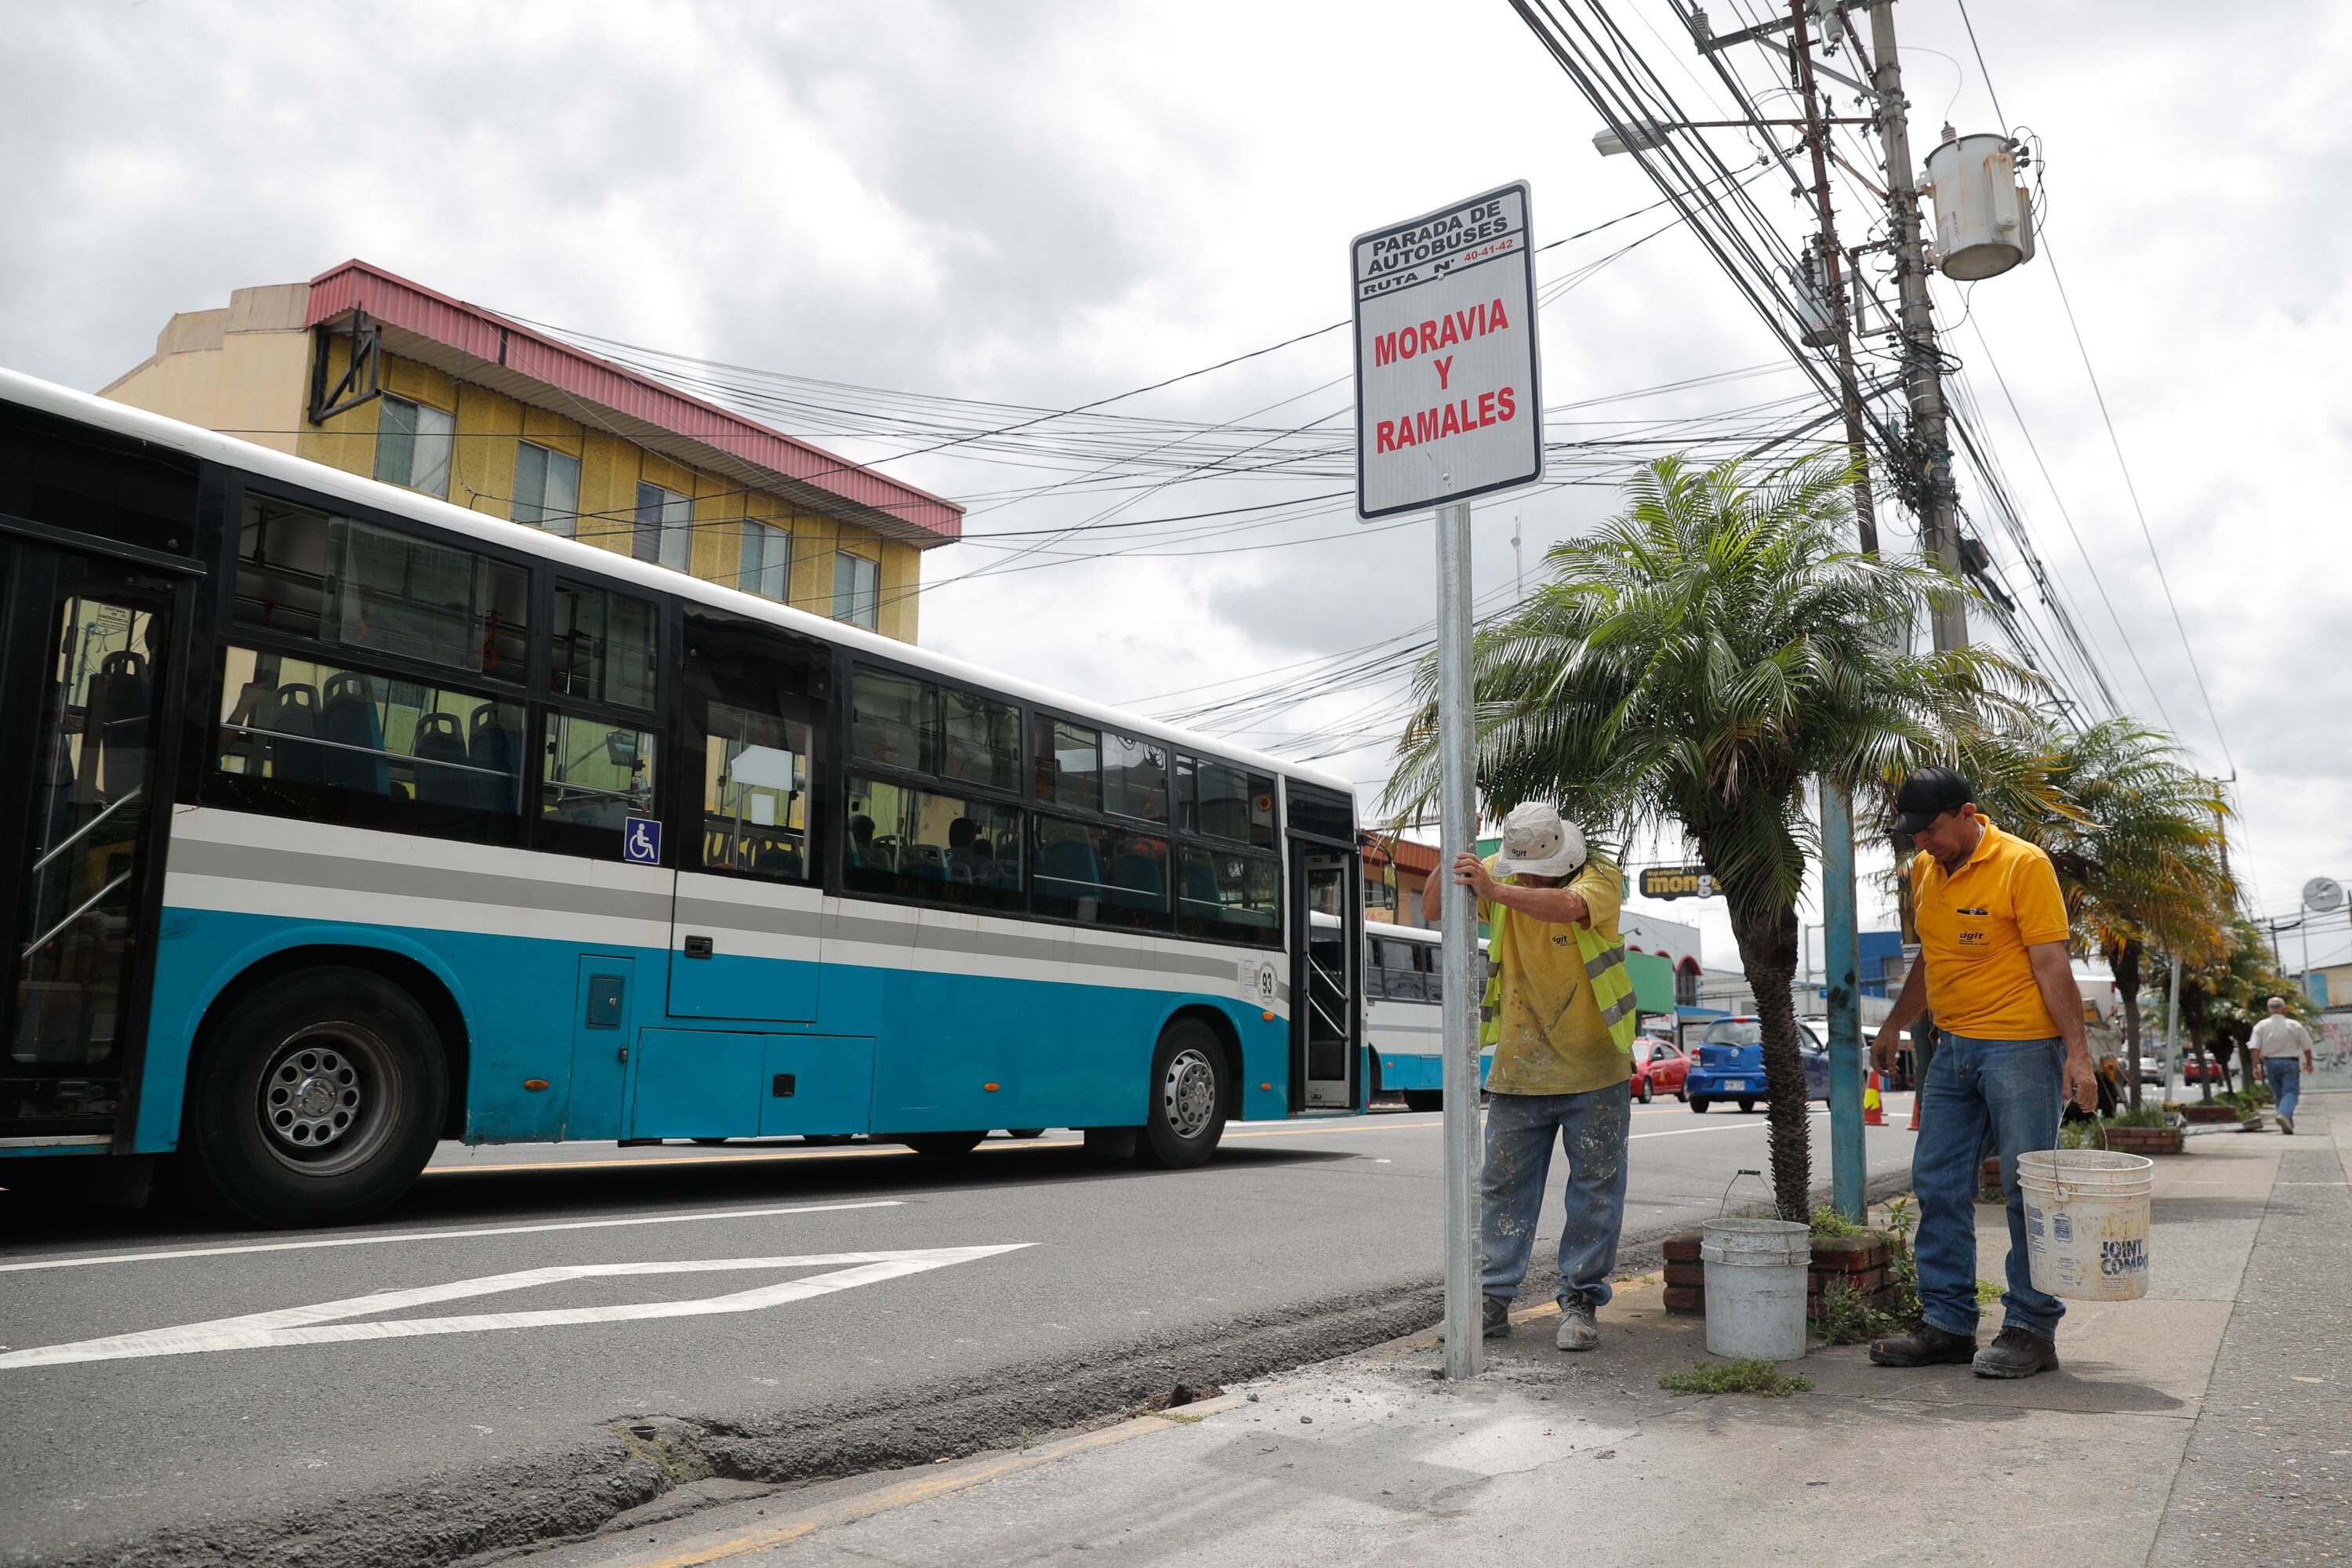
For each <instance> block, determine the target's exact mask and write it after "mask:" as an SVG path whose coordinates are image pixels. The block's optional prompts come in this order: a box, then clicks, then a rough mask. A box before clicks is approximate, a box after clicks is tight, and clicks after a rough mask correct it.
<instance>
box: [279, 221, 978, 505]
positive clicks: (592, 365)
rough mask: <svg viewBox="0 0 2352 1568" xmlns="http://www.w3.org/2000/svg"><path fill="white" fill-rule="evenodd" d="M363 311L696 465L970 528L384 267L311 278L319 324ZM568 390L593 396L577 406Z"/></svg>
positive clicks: (484, 377)
mask: <svg viewBox="0 0 2352 1568" xmlns="http://www.w3.org/2000/svg"><path fill="white" fill-rule="evenodd" d="M352 310H364V311H366V312H367V314H368V317H369V319H370V320H371V321H376V322H379V323H381V324H382V325H383V328H384V329H385V333H384V347H385V348H386V349H387V350H388V351H389V352H391V353H395V354H399V355H402V356H403V357H404V358H418V359H423V360H425V362H426V363H432V364H434V365H436V367H437V368H439V369H442V370H445V371H447V372H449V373H450V374H454V375H457V376H458V377H459V378H460V379H463V380H467V381H474V382H478V383H481V384H486V385H488V386H490V387H491V388H492V389H494V390H496V391H499V392H503V393H505V394H507V395H509V396H513V397H517V398H520V400H521V401H523V402H527V403H530V404H533V405H538V406H541V407H544V408H549V409H551V410H553V411H554V412H556V413H559V414H564V415H567V416H571V417H572V418H575V419H577V418H580V417H581V416H582V415H583V414H586V415H588V416H590V417H589V418H587V419H585V420H583V423H586V424H600V425H602V426H604V427H607V428H610V429H612V430H613V431H614V433H616V434H619V435H622V436H625V437H628V438H629V439H631V440H635V441H638V442H640V443H641V444H643V445H645V446H647V447H652V448H654V449H655V450H657V451H660V452H662V453H663V454H664V455H665V456H667V457H672V458H677V459H679V460H680V461H683V462H687V463H689V464H691V465H693V466H694V467H697V468H709V469H712V470H714V471H716V472H719V473H722V474H726V475H728V476H730V477H731V478H734V479H739V480H740V481H741V482H743V483H745V484H747V485H749V486H751V487H753V488H759V489H774V490H776V491H777V492H779V493H780V494H782V495H784V496H787V497H789V498H791V499H793V500H796V501H801V502H803V503H805V504H808V505H811V506H812V507H814V508H815V509H817V510H824V511H827V512H830V513H833V514H834V515H836V516H841V517H845V518H848V519H850V520H852V521H861V522H865V523H866V524H868V525H869V526H872V527H875V528H876V529H877V531H880V532H882V533H884V534H886V535H888V536H890V537H893V538H897V539H901V540H904V541H906V542H909V543H912V544H915V545H917V546H919V547H924V548H928V547H929V546H931V545H935V544H946V543H950V542H953V541H954V540H956V539H958V538H960V537H961V535H962V533H963V508H962V507H961V506H958V505H957V504H956V503H955V502H953V501H951V500H941V499H940V497H938V496H935V495H932V494H930V493H929V492H928V491H925V490H919V489H916V488H915V487H914V486H912V485H908V484H902V483H901V482H899V481H898V480H897V479H890V478H888V477H887V476H886V475H883V474H878V473H877V472H875V471H874V470H873V469H871V468H866V467H864V466H863V465H861V464H857V463H853V462H850V461H848V460H847V459H846V458H837V457H835V456H834V455H833V454H832V453H830V452H827V451H825V450H824V449H823V448H821V447H812V446H810V445H809V444H808V443H807V442H805V441H801V440H796V439H794V438H793V437H790V436H787V435H784V434H783V433H782V432H781V431H778V430H771V429H769V428H768V427H767V426H764V425H761V424H758V423H756V422H755V421H752V420H750V419H746V418H744V417H743V416H741V415H740V414H735V413H730V411H729V410H727V409H724V408H721V407H719V405H716V404H713V403H706V402H704V401H703V400H702V399H700V398H698V397H690V396H688V395H687V394H685V393H682V392H679V391H677V389H676V388H674V387H670V386H667V385H664V384H662V383H660V382H658V381H655V380H653V379H652V378H651V377H649V376H646V375H642V374H638V373H637V372H635V371H633V370H627V369H625V368H623V367H622V366H620V365H617V364H614V363H612V362H611V361H610V360H606V359H600V358H598V357H597V356H596V355H594V354H591V353H583V351H581V350H579V349H576V348H573V347H572V345H571V344H569V343H565V342H560V341H559V340H557V339H554V338H551V337H549V336H547V335H546V334H545V333H543V332H540V331H533V330H532V329H531V328H530V327H526V326H523V325H521V324H520V323H519V322H516V321H509V319H507V318H506V317H504V316H500V315H498V314H496V313H495V312H493V311H489V310H483V309H481V308H480V307H479V306H478V305H468V304H467V303H466V302H465V301H464V300H453V299H451V298H449V296H447V295H446V294H441V293H436V292H435V291H434V290H433V289H427V288H425V287H424V286H423V285H422V284H418V283H412V282H410V281H409V280H408V279H405V278H399V277H395V276H394V275H393V274H392V273H389V272H386V271H384V270H383V268H379V267H372V266H370V265H369V264H368V263H366V262H364V261H357V260H353V261H346V262H344V263H343V264H342V265H341V266H340V267H335V268H329V269H328V270H327V271H324V272H321V273H320V274H319V276H317V277H316V278H313V279H310V319H309V322H308V324H309V325H310V326H313V327H315V326H319V325H320V324H321V323H324V322H328V321H337V320H339V319H341V317H343V316H345V315H348V314H349V313H350V312H351V311H352ZM534 384H537V386H538V387H540V388H545V387H553V388H555V389H557V390H558V391H559V392H561V393H562V394H563V395H564V398H561V399H559V398H551V397H549V396H547V395H546V394H545V392H544V391H543V390H541V391H539V393H538V395H532V393H533V386H534ZM566 399H571V400H576V403H577V404H578V405H585V406H584V407H583V406H567V403H566V401H565V400H566Z"/></svg>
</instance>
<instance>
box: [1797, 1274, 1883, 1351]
mask: <svg viewBox="0 0 2352 1568" xmlns="http://www.w3.org/2000/svg"><path fill="white" fill-rule="evenodd" d="M1902 1327H1903V1320H1901V1319H1900V1318H1897V1317H1896V1316H1895V1314H1894V1313H1892V1312H1889V1311H1886V1310H1883V1309H1881V1308H1880V1307H1878V1306H1876V1305H1875V1304H1874V1303H1873V1302H1872V1300H1871V1299H1870V1293H1869V1292H1868V1291H1866V1290H1860V1289H1855V1288H1854V1287H1853V1286H1852V1285H1849V1284H1847V1283H1846V1282H1845V1281H1844V1280H1843V1279H1832V1281H1830V1283H1828V1284H1827V1285H1824V1286H1823V1287H1822V1310H1820V1312H1818V1313H1817V1314H1815V1316H1814V1318H1813V1331H1814V1332H1815V1333H1817V1334H1819V1335H1821V1336H1822V1343H1823V1344H1825V1345H1858V1344H1861V1343H1862V1342H1864V1341H1865V1340H1874V1339H1878V1338H1880V1337H1882V1336H1884V1335H1886V1334H1891V1333H1893V1332H1895V1331H1896V1330H1898V1329H1900V1328H1902Z"/></svg>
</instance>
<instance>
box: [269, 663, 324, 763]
mask: <svg viewBox="0 0 2352 1568" xmlns="http://www.w3.org/2000/svg"><path fill="white" fill-rule="evenodd" d="M256 717H257V719H258V720H259V721H260V722H259V724H258V725H257V728H259V729H263V730H267V731H269V732H270V733H272V734H274V735H280V736H283V737H285V739H283V740H278V741H272V742H270V743H269V775H270V777H272V778H276V779H282V780H285V781H287V782H289V783H292V784H320V783H322V782H324V780H325V778H326V770H325V769H324V768H323V767H321V766H320V762H319V752H320V748H319V747H317V746H313V745H310V744H309V743H308V742H311V741H314V740H316V739H317V738H318V735H319V689H318V688H317V687H315V686H308V685H305V684H303V683H302V682H300V681H297V680H289V681H288V682H287V683H286V684H285V685H283V686H280V687H279V688H278V689H277V690H276V691H273V692H271V693H270V694H269V696H268V698H267V699H266V700H264V701H263V703H262V706H261V711H260V712H259V713H258V714H257V715H256Z"/></svg>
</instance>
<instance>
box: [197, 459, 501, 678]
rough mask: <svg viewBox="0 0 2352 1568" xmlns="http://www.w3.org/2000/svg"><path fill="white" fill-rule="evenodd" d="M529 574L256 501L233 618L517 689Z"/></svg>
mask: <svg viewBox="0 0 2352 1568" xmlns="http://www.w3.org/2000/svg"><path fill="white" fill-rule="evenodd" d="M529 587H530V574H529V573H528V572H526V571H525V570H524V569H523V568H522V567H520V566H519V565H514V564H511V563H508V562H504V561H497V560H493V559H491V558H490V557H488V556H486V555H482V554H479V553H478V552H474V551H471V550H467V549H464V548H461V547H459V546H457V545H454V544H446V543H443V542H439V541H436V540H431V539H426V538H425V537H423V536H421V535H419V534H414V533H410V532H407V531H404V530H400V529H394V528H386V527H383V526H382V525H380V524H377V523H373V522H363V521H359V520H358V519H355V518H347V517H329V516H327V515H325V514H324V513H321V512H317V511H312V510H310V509H308V508H306V507H299V506H295V505H292V504H291V503H289V502H284V501H277V500H270V499H268V498H267V497H261V496H257V497H254V498H253V499H251V500H248V501H247V503H246V509H245V521H244V523H243V525H242V526H241V528H240V530H239V531H238V535H237V571H236V619H237V620H238V621H239V622H241V623H243V624H244V625H247V626H256V627H259V628H262V629H265V630H268V631H271V632H275V633H277V634H278V635H279V636H281V637H299V638H303V639H306V640H314V641H317V642H320V643H323V644H327V645H330V646H331V647H338V648H343V649H366V650H371V651H373V652H377V653H386V654H391V655H394V657H395V658H404V659H414V660H416V661H418V662H420V663H425V664H434V665H439V666H441V667H443V668H449V669H463V670H470V671H473V672H475V673H477V674H479V675H482V676H486V677H488V678H489V679H494V680H520V679H522V675H523V642H524V637H525V633H526V631H527V628H528V626H529V613H528V608H527V606H528V604H529V598H530V595H529Z"/></svg>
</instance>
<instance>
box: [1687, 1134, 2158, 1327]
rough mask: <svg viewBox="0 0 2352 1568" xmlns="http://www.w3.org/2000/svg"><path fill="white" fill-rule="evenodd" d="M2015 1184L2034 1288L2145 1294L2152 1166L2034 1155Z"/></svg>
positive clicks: (2086, 1153)
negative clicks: (2022, 1203) (2020, 1195)
mask: <svg viewBox="0 0 2352 1568" xmlns="http://www.w3.org/2000/svg"><path fill="white" fill-rule="evenodd" d="M2017 1184H2018V1186H2019V1188H2020V1189H2021V1191H2022V1193H2023V1194H2024V1198H2025V1257H2026V1262H2027V1264H2028V1266H2029V1267H2030V1268H2031V1269H2032V1276H2033V1288H2034V1289H2037V1290H2044V1291H2047V1292H2049V1293H2050V1294H2051V1295H2053V1296H2063V1297H2064V1298H2066V1299H2067V1300H2072V1301H2136V1300H2139V1298H2141V1297H2142V1296H2145V1295H2147V1199H2148V1194H2149V1193H2150V1192H2152V1191H2154V1190H2155V1187H2156V1162H2155V1161H2153V1160H2150V1159H2148V1158H2147V1156H2145V1155H2141V1154H2120V1153H2116V1152H2113V1151H2111V1150H2106V1149H2040V1150H2034V1151H2032V1152H2027V1153H2023V1154H2020V1155H2019V1156H2018V1157H2017ZM1710 1305H1712V1303H1711V1302H1710Z"/></svg>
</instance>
